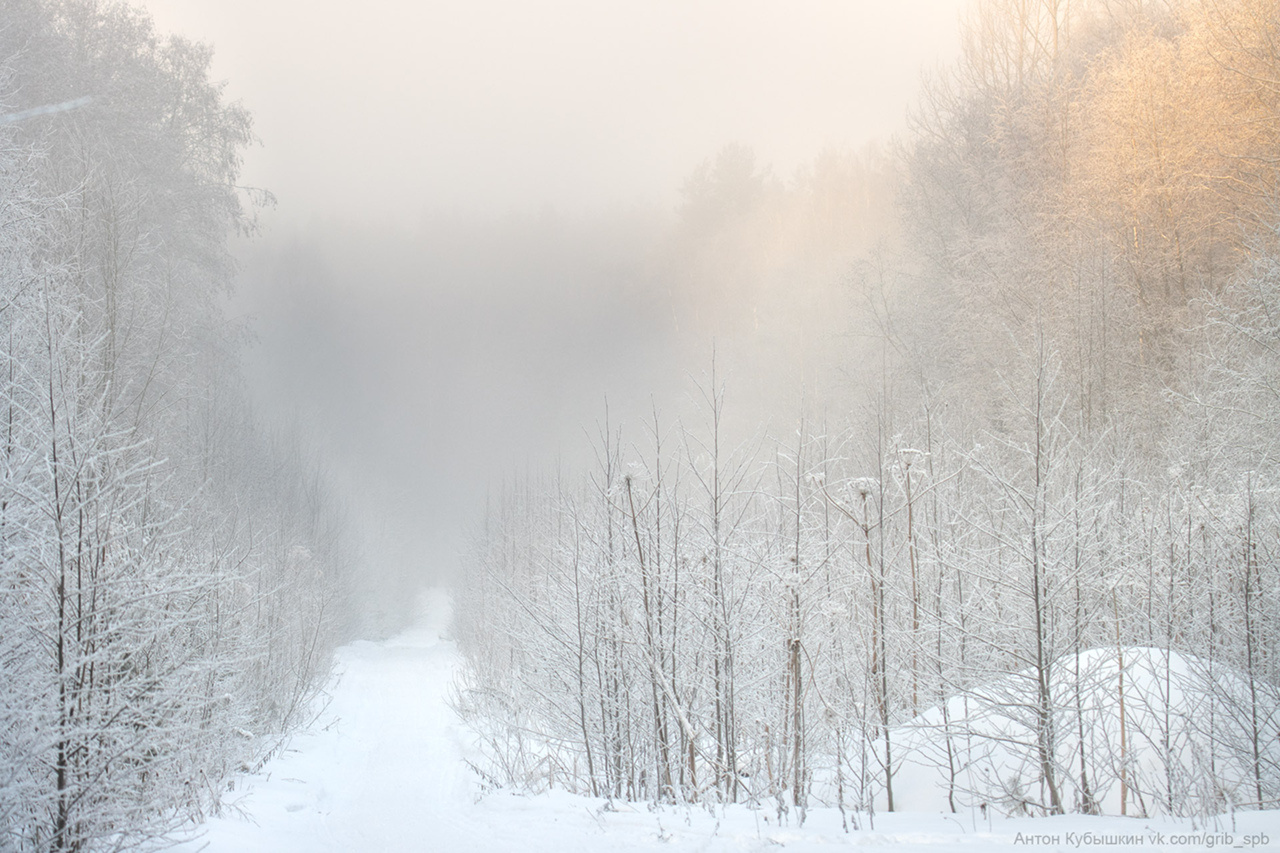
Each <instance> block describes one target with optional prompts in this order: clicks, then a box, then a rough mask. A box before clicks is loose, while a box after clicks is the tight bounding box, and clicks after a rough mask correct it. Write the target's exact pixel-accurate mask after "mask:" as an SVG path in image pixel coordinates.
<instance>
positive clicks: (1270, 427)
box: [456, 0, 1280, 822]
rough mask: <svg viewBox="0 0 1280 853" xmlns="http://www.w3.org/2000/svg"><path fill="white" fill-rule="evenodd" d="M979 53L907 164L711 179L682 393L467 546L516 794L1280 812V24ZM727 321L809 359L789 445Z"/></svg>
mask: <svg viewBox="0 0 1280 853" xmlns="http://www.w3.org/2000/svg"><path fill="white" fill-rule="evenodd" d="M963 45H964V47H963V55H962V58H961V59H960V60H959V62H958V63H957V64H956V65H955V66H954V67H953V68H950V69H948V70H946V71H945V72H943V73H939V74H937V75H935V76H934V77H933V78H931V79H930V80H928V81H927V83H926V85H925V86H924V89H923V93H922V95H921V97H920V100H919V102H918V105H917V106H916V107H915V109H914V111H913V113H912V118H911V129H910V132H909V133H908V134H907V135H906V136H905V137H904V138H903V139H901V140H899V141H897V142H896V143H894V144H892V145H887V146H885V147H883V148H881V149H878V150H869V151H863V152H858V153H856V154H851V153H849V154H846V153H839V152H828V153H827V154H824V155H822V156H820V157H818V158H816V159H815V160H814V161H813V162H812V164H811V166H810V167H808V168H806V169H804V170H802V172H801V173H800V174H799V175H798V176H797V177H796V178H795V179H793V180H788V181H783V180H779V179H777V178H774V177H773V176H771V175H770V174H769V173H768V172H767V171H766V170H764V169H762V168H760V166H759V165H758V164H757V163H756V162H755V159H754V158H753V156H752V154H751V152H750V150H749V149H746V148H743V147H740V146H734V147H730V148H727V149H725V150H724V151H723V152H721V154H720V155H719V156H717V157H716V158H714V159H712V160H710V161H708V162H707V163H706V164H705V165H704V166H703V167H702V168H701V169H699V170H698V171H697V172H696V173H695V174H694V175H693V176H692V177H691V178H690V180H689V181H688V182H687V184H686V186H685V189H684V196H683V199H684V200H683V204H682V207H681V210H680V215H679V220H678V223H677V224H676V225H675V226H674V230H673V233H672V235H671V237H670V242H669V244H668V251H667V252H666V254H665V255H664V258H665V261H664V262H665V264H666V265H665V267H664V275H665V276H666V277H667V278H666V280H667V281H668V283H669V288H668V293H669V300H670V311H671V316H673V317H675V318H676V319H677V322H680V321H683V322H685V323H686V324H692V325H693V326H695V327H697V328H702V329H704V330H706V331H707V332H708V335H707V337H706V338H704V339H703V341H702V345H703V348H702V351H701V354H700V356H699V358H700V359H701V360H700V361H699V362H697V364H698V365H699V367H698V369H697V370H696V371H695V374H696V376H697V377H698V378H695V379H693V380H691V382H690V388H691V394H692V398H693V401H694V403H693V405H692V406H686V407H683V408H679V409H678V412H679V413H678V414H677V415H675V416H671V415H668V414H665V413H664V412H665V411H666V410H669V409H675V408H677V404H676V403H674V402H669V403H667V404H666V409H665V410H664V402H663V401H658V402H657V403H655V404H654V405H653V407H652V408H653V413H652V415H651V417H649V418H647V419H644V420H642V421H633V422H629V423H627V424H625V425H623V424H619V423H617V422H616V419H615V420H611V419H610V418H609V417H608V416H607V415H606V414H605V413H604V412H603V411H602V413H601V418H600V420H599V422H598V424H597V426H596V427H595V428H594V430H592V431H591V433H592V438H593V440H594V442H593V451H594V458H595V460H596V461H595V464H594V465H589V466H585V467H582V468H580V469H579V468H573V467H565V466H561V468H559V469H556V470H547V471H545V472H541V473H538V472H536V471H535V472H529V471H525V472H521V473H519V474H518V475H515V474H513V476H512V478H511V480H510V483H509V485H508V486H507V487H506V488H505V489H504V490H501V491H498V492H495V493H494V494H493V496H492V497H491V500H490V505H489V512H488V515H487V519H486V520H485V522H484V523H483V525H481V526H478V527H477V530H476V531H475V537H474V546H473V548H472V550H471V552H470V555H469V557H468V562H467V566H466V571H465V573H464V576H463V580H462V588H461V589H460V591H459V593H458V603H457V607H458V613H457V617H456V623H457V624H456V631H457V636H458V641H459V643H460V646H461V648H462V650H463V652H464V654H465V656H466V661H467V669H466V677H465V679H464V681H463V683H462V684H461V685H460V687H459V689H458V693H457V699H456V703H457V707H458V708H459V710H460V711H461V712H462V713H463V714H464V716H465V717H466V718H467V719H468V720H469V721H470V723H471V724H472V725H473V726H474V727H475V728H476V730H477V731H478V732H479V733H480V736H481V743H482V747H483V752H484V756H485V759H484V761H482V762H479V763H478V764H477V770H478V771H479V772H481V773H482V774H484V776H485V778H487V779H488V781H489V783H491V784H493V785H515V786H519V787H523V788H529V789H534V790H540V789H545V788H548V787H553V788H561V789H566V790H569V791H576V792H584V793H590V794H592V795H596V796H601V797H608V798H610V799H626V800H637V801H643V800H649V801H651V802H681V803H724V802H751V803H771V804H775V805H776V808H777V809H778V810H779V813H780V815H781V813H783V812H791V813H794V814H797V815H798V816H799V818H800V819H801V820H802V819H803V814H804V809H805V808H806V807H807V806H808V805H809V804H811V803H817V802H821V803H823V804H828V805H839V806H840V808H841V809H843V810H845V812H846V814H847V815H848V816H849V819H850V820H853V821H855V822H856V821H857V820H858V819H859V815H862V814H866V813H869V812H871V811H873V810H883V809H889V810H893V809H895V808H903V807H908V808H924V807H929V808H933V807H934V806H936V807H938V808H941V809H944V810H946V809H950V810H953V811H954V810H957V809H962V808H964V809H967V808H976V807H978V806H981V807H983V808H988V807H989V808H993V809H997V810H1000V811H1004V812H1007V813H1010V814H1026V813H1033V814H1056V813H1063V812H1081V813H1090V814H1097V813H1108V814H1129V815H1156V814H1173V815H1210V814H1219V813H1223V812H1227V811H1231V810H1234V809H1245V808H1274V807H1276V805H1277V802H1278V798H1280V739H1278V735H1280V464H1278V463H1280V458H1278V456H1277V451H1278V450H1280V445H1278V443H1277V442H1278V440H1280V430H1278V429H1277V427H1278V426H1280V6H1277V5H1276V4H1275V3H1274V2H1273V0H1186V2H1175V0H1170V2H1141V0H1077V2H1067V1H1066V0H982V2H979V3H977V4H976V5H975V6H974V7H973V8H972V9H971V11H970V13H969V14H968V16H967V17H966V19H965V23H964V33H963ZM727 315H735V316H741V317H742V318H744V320H743V322H744V323H745V324H747V325H748V326H749V327H753V328H755V329H757V330H763V331H760V337H759V340H761V341H764V340H765V339H766V338H767V339H768V342H769V346H771V347H774V348H783V349H787V350H788V351H789V352H792V353H798V354H799V356H800V361H802V362H803V363H804V364H805V365H806V369H805V370H804V371H800V372H796V373H792V374H789V376H790V377H791V378H792V381H794V382H796V383H797V384H798V385H801V386H803V387H801V388H799V389H798V390H800V391H802V392H803V393H798V394H797V395H796V397H797V399H798V400H799V402H798V403H797V404H796V406H795V408H794V409H793V410H791V411H777V410H774V411H770V412H768V413H767V414H768V422H769V424H771V426H770V428H769V429H768V430H760V429H757V424H758V423H759V421H757V420H754V418H755V416H756V415H757V414H758V412H753V414H752V415H751V416H747V417H742V416H738V415H736V414H735V400H739V399H743V398H746V399H751V400H755V399H757V397H758V394H759V389H760V387H761V386H762V385H767V384H769V383H771V382H772V383H779V382H783V383H785V382H786V381H788V380H787V378H786V377H783V378H781V379H779V378H777V377H774V376H773V375H772V374H771V373H770V371H771V370H772V369H774V367H775V365H772V364H770V363H767V361H768V357H767V356H768V353H769V352H771V351H772V350H769V349H767V348H766V349H762V350H760V351H759V352H760V353H762V355H757V356H756V357H755V358H756V362H755V363H752V364H750V365H749V366H748V367H745V368H744V367H742V364H743V359H748V360H749V359H751V358H752V355H751V353H750V352H733V353H728V352H726V348H725V347H723V346H722V347H719V348H718V350H717V352H716V354H715V355H714V356H713V355H712V354H711V353H712V345H711V340H710V338H711V337H712V336H714V331H715V330H714V325H715V322H720V321H721V320H723V318H724V317H726V316H727ZM709 316H714V317H715V318H716V319H715V320H714V321H713V320H710V319H708V317H709ZM699 323H701V324H703V325H701V326H699V325H698V324H699ZM727 365H734V366H735V367H736V369H735V370H733V371H730V370H729V369H727ZM730 374H732V376H733V378H732V379H729V380H726V378H725V377H726V376H727V375H730ZM745 408H751V407H745ZM779 424H782V425H783V426H782V427H779V426H778V425H779ZM922 768H923V769H922ZM921 774H923V775H924V778H925V782H924V783H919V782H918V781H917V782H913V783H911V784H910V785H908V784H907V781H906V780H909V779H916V780H919V779H920V778H921ZM922 790H924V791H929V792H932V793H931V794H930V796H932V797H933V799H927V798H926V799H921V797H922V796H923V795H922V794H921V793H920V792H921V791H922Z"/></svg>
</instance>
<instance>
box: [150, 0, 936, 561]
mask: <svg viewBox="0 0 1280 853" xmlns="http://www.w3.org/2000/svg"><path fill="white" fill-rule="evenodd" d="M147 5H148V7H149V9H150V10H151V12H152V13H153V15H154V17H155V19H156V23H157V27H158V28H159V29H160V30H161V31H170V32H177V33H182V34H184V35H186V36H189V37H191V38H194V39H197V40H201V41H205V42H207V43H209V44H211V46H212V48H213V50H214V57H215V58H214V69H215V74H216V75H217V76H218V77H220V78H222V79H225V80H226V81H227V83H226V92H227V94H228V95H229V96H230V97H231V98H233V99H239V100H241V101H242V102H243V103H244V105H245V106H246V107H248V109H249V110H250V111H251V112H252V113H253V116H254V122H255V132H256V134H257V136H258V138H259V141H260V144H258V145H256V146H255V147H254V148H253V149H252V150H250V151H249V152H248V154H247V159H246V163H245V168H244V174H243V179H244V182H245V183H246V184H247V185H249V186H253V187H260V188H265V189H267V190H269V191H270V192H271V193H273V194H274V196H275V203H274V205H271V206H268V207H265V208H263V209H262V210H261V211H260V214H259V216H260V224H261V230H260V233H258V234H257V235H256V236H254V237H253V238H252V239H251V240H245V241H241V242H240V244H239V246H238V248H237V253H238V254H239V256H240V259H241V275H240V282H239V285H238V291H237V294H236V297H235V300H234V303H233V306H234V307H233V310H234V311H235V312H236V313H238V314H240V315H242V316H244V317H246V318H248V319H249V320H250V321H251V323H252V328H253V331H254V335H255V341H256V342H255V344H254V345H253V346H251V347H250V350H249V353H248V356H247V358H248V363H249V367H250V372H251V384H252V385H253V386H254V389H255V391H256V393H257V397H258V399H259V405H260V406H261V408H262V410H263V412H264V416H265V417H267V418H268V419H270V420H273V421H275V422H277V423H279V424H281V425H283V428H288V429H291V430H297V431H298V432H299V434H301V435H304V436H306V438H307V440H308V441H310V442H313V443H315V444H316V445H317V446H318V447H320V448H321V451H322V454H323V457H324V459H325V465H326V467H327V468H328V470H329V472H330V475H331V476H332V477H333V478H334V480H335V481H336V482H337V483H338V484H339V485H340V488H341V491H342V492H343V494H344V495H345V497H346V500H347V501H348V503H349V506H350V511H351V515H352V517H353V518H355V519H357V520H358V522H359V525H360V526H361V527H362V528H363V530H364V533H363V540H364V546H363V547H364V548H365V550H366V560H367V561H368V562H369V563H370V565H369V566H368V567H367V569H368V571H370V572H371V573H372V574H375V575H382V574H384V573H386V572H388V571H390V572H392V573H393V574H395V575H397V576H400V577H403V578H406V579H412V580H421V579H435V578H439V577H445V576H448V575H449V574H450V573H451V572H452V571H454V568H455V566H456V562H457V561H456V556H457V554H458V553H459V551H460V550H461V549H463V548H464V547H465V544H466V535H467V530H468V527H469V525H474V524H475V523H477V521H478V519H479V518H480V517H481V512H482V509H483V506H484V503H485V500H486V496H487V495H489V494H491V493H492V492H493V490H494V489H495V488H498V487H499V485H500V484H501V483H502V482H503V481H504V479H509V478H510V477H512V476H515V475H517V474H518V473H519V472H522V471H532V470H537V471H546V470H551V469H553V468H554V467H555V466H557V465H563V464H570V463H572V461H573V460H575V459H581V458H589V453H590V449H589V446H588V445H589V441H590V436H591V435H592V434H594V433H596V432H597V430H598V429H599V427H598V422H599V421H601V420H603V418H604V416H605V410H606V400H607V401H608V408H609V411H610V417H611V418H612V419H613V420H614V422H615V423H616V422H618V421H622V420H628V421H629V422H630V423H631V424H632V425H633V427H634V432H633V433H632V434H633V435H634V434H638V433H639V432H640V431H641V430H640V428H639V427H638V426H636V425H635V421H636V419H637V418H639V417H641V416H643V415H644V414H646V413H651V412H652V411H653V410H654V409H655V408H656V409H657V410H659V411H660V412H663V413H664V414H665V413H671V412H674V413H675V416H678V412H679V410H680V407H681V405H682V401H683V400H684V399H685V398H686V397H687V395H688V393H689V392H690V390H691V389H692V388H693V387H695V383H696V381H698V378H699V377H702V376H703V374H704V373H705V372H706V371H707V370H708V369H709V367H710V363H711V354H712V351H713V348H714V349H715V350H716V351H717V352H718V353H719V366H720V370H721V373H722V375H725V374H727V375H729V376H731V377H732V376H734V375H735V372H736V375H737V380H736V383H737V386H738V388H739V389H740V393H739V397H738V399H744V400H747V401H748V403H749V402H750V401H751V400H752V399H754V400H755V401H756V402H759V403H760V404H761V405H759V406H756V407H755V409H753V410H760V409H764V408H766V406H765V405H764V401H765V400H768V404H769V407H771V408H774V409H777V408H778V407H779V405H782V406H784V407H785V406H791V405H794V402H793V398H795V397H797V396H799V395H801V394H803V393H804V386H805V385H806V382H810V380H812V377H811V376H808V375H807V374H806V373H805V368H804V366H803V364H804V362H805V359H806V356H805V352H804V350H805V349H806V347H807V348H812V347H813V346H818V347H828V348H830V346H833V345H834V344H832V342H833V341H835V340H836V339H838V338H839V336H840V335H841V334H842V333H843V331H844V330H843V327H842V323H843V320H838V316H839V312H832V311H830V310H828V309H829V308H830V307H831V305H832V304H834V303H833V302H832V300H836V301H839V300H840V299H842V298H843V296H841V291H840V286H841V282H842V281H844V279H845V278H847V275H846V273H847V270H845V269H843V267H844V266H847V255H846V254H842V253H836V254H834V255H830V254H829V255H828V256H827V257H826V260H825V263H826V264H827V267H826V268H824V269H823V271H822V272H821V273H820V274H815V273H814V272H813V271H812V270H809V271H806V272H805V273H804V274H803V275H801V276H800V277H799V279H797V278H796V275H795V271H794V270H791V271H790V272H788V271H787V270H781V271H779V270H774V272H773V273H771V276H772V277H771V278H770V276H765V277H764V278H762V279H760V280H759V281H756V280H755V279H756V278H758V277H757V276H755V274H754V273H753V272H752V271H751V270H750V269H748V267H749V266H750V265H749V264H748V265H745V266H744V267H743V268H742V269H740V270H738V269H736V267H735V264H737V258H736V251H737V250H736V249H734V248H733V247H732V246H731V247H729V248H728V249H726V250H725V254H724V256H723V257H720V258H718V260H717V256H716V255H714V253H713V254H712V255H710V256H707V257H702V256H701V255H699V258H700V259H699V260H697V261H696V262H694V261H689V260H688V259H689V258H690V257H691V256H693V255H696V254H697V253H698V252H699V251H700V249H698V248H697V247H695V248H693V249H691V248H690V241H691V239H692V238H690V236H689V235H690V234H691V233H694V232H696V228H694V227H692V226H691V225H690V217H691V214H690V211H689V209H688V202H689V198H690V195H689V192H688V190H689V189H690V186H691V184H690V178H691V176H692V175H693V174H694V172H695V170H696V169H697V168H698V167H699V165H700V164H709V163H712V162H713V158H715V157H716V156H717V152H720V151H721V150H722V149H723V148H724V146H726V145H730V144H739V145H741V146H746V147H748V148H749V149H750V151H752V152H754V156H755V160H754V166H753V169H752V170H749V171H751V175H749V176H748V177H750V178H751V180H752V181H755V183H752V184H751V185H752V186H755V187H758V188H761V189H760V191H761V192H775V193H776V192H780V191H783V190H785V189H786V188H788V187H794V186H796V185H797V182H798V181H800V180H801V178H799V177H797V176H798V175H803V174H806V173H811V172H812V164H813V162H814V160H815V158H817V157H818V156H819V155H820V154H821V153H822V152H824V151H825V152H829V153H830V152H849V151H863V150H865V147H866V146H867V145H868V144H869V143H872V142H874V141H876V140H880V141H881V142H887V141H888V140H889V139H890V138H891V137H892V136H893V135H894V134H895V133H899V132H901V131H902V129H903V127H904V124H905V119H906V115H907V110H908V106H909V104H910V103H911V99H912V97H913V95H914V93H915V92H916V90H917V88H918V85H919V81H920V78H921V75H922V74H925V73H928V72H929V71H930V70H932V69H935V68H937V67H938V66H940V65H942V64H944V63H946V62H949V61H950V60H951V59H952V58H953V56H954V54H955V53H956V52H957V50H958V48H957V40H958V35H957V25H956V22H957V17H958V14H959V12H958V10H959V8H960V6H961V3H960V0H912V2H901V3H894V4H883V3H871V2H854V3H830V2H802V3H789V4H766V3H747V4H743V3H728V2H723V0H715V2H680V3H676V2H665V0H664V2H658V3H647V4H640V5H633V6H627V7H622V6H616V5H611V4H599V3H590V2H577V1H576V0H555V2H548V3H539V4H527V3H519V2H515V0H491V2H482V3H468V4H411V3H400V2H390V0H375V2H370V3H363V4H360V5H359V6H358V7H353V6H352V5H351V4H345V3H343V4H339V3H333V2H319V3H311V4H301V3H272V4H261V3H249V2H246V0H219V2H214V0H200V1H199V2H197V0H150V2H149V3H148V4H147ZM805 170H808V172H806V171H805ZM757 179H758V180H757ZM682 190H683V191H684V192H682ZM872 236H874V235H872ZM743 239H744V240H745V241H747V242H749V240H750V238H749V237H744V238H743ZM853 242H855V243H858V242H866V241H860V240H858V239H855V240H854V241H853ZM784 254H785V253H784ZM718 261H724V262H725V263H724V264H722V266H723V267H724V269H723V270H721V271H719V272H713V274H710V275H708V274H706V273H705V269H704V268H705V267H707V266H708V265H711V266H715V265H716V264H717V263H718ZM699 269H703V270H704V271H703V272H697V273H694V272H690V271H691V270H699ZM735 270H736V271H735ZM788 276H790V278H788ZM747 279H751V280H752V282H753V283H750V286H745V285H742V281H745V280H747ZM766 279H767V280H766ZM800 279H803V280H804V281H817V280H820V281H821V285H820V286H819V290H822V293H820V294H819V295H817V296H815V297H814V298H813V299H810V300H809V302H808V307H807V308H803V309H798V311H797V312H792V313H788V311H781V312H779V311H775V310H772V309H769V308H765V309H764V310H765V312H766V313H769V314H770V319H769V320H768V322H766V323H765V324H764V327H763V328H762V326H761V320H760V316H761V306H762V305H765V304H766V303H767V304H772V305H774V306H775V307H776V306H777V305H779V304H783V303H788V304H789V303H790V301H791V300H790V299H789V298H787V295H786V288H787V287H795V288H798V289H799V288H800V287H801V285H800V284H799V281H800ZM709 281H710V282H715V281H719V282H720V283H719V284H714V283H713V284H710V285H709V284H707V282H709ZM788 281H790V282H791V283H790V284H788V283H787V282H788ZM743 287H745V289H741V288H743ZM823 288H825V290H823ZM770 299H772V300H773V302H772V303H770V302H769V300H770ZM806 312H807V313H806ZM806 317H807V318H809V319H808V320H805V319H804V318H806ZM815 318H819V319H815ZM815 322H816V323H817V324H818V325H821V326H822V328H821V329H816V328H814V324H815ZM806 323H807V325H808V326H809V328H808V330H807V332H806V334H805V335H803V336H802V335H801V334H800V328H799V326H801V325H805V324H806ZM811 355H812V354H811V353H810V356H811ZM810 361H813V359H812V358H810ZM809 393H810V394H812V390H810V391H809ZM782 398H785V402H783V403H781V404H780V403H779V400H780V399H782ZM374 564H376V565H374Z"/></svg>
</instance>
